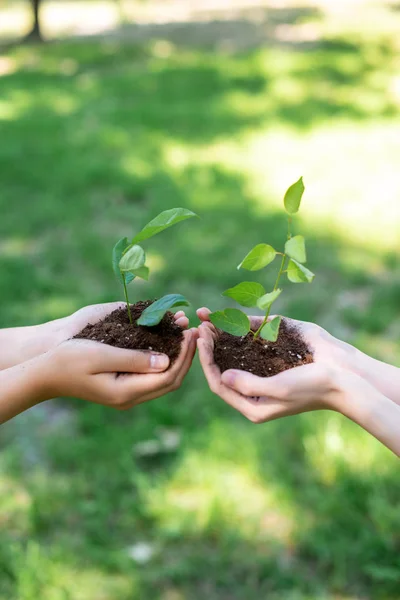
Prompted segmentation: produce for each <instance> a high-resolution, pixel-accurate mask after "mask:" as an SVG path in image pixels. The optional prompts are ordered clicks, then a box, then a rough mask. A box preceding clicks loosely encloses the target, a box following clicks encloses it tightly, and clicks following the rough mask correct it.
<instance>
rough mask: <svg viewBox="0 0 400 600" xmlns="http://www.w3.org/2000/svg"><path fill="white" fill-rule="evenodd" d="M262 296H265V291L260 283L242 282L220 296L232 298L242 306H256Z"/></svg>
mask: <svg viewBox="0 0 400 600" xmlns="http://www.w3.org/2000/svg"><path fill="white" fill-rule="evenodd" d="M263 294H265V290H264V288H263V286H262V285H261V283H256V282H254V281H244V282H243V283H239V284H238V285H235V287H233V288H230V289H229V290H226V291H225V292H224V293H223V294H222V295H223V296H228V297H229V298H233V299H234V300H236V302H238V303H239V304H241V305H242V306H257V300H258V299H259V298H260V296H262V295H263Z"/></svg>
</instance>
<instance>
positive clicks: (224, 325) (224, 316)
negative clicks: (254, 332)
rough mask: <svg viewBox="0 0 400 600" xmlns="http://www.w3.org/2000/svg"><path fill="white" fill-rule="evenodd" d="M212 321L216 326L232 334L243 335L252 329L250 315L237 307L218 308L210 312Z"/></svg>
mask: <svg viewBox="0 0 400 600" xmlns="http://www.w3.org/2000/svg"><path fill="white" fill-rule="evenodd" d="M210 321H211V323H212V324H213V325H215V327H218V328H219V329H222V330H223V331H226V332H227V333H231V334H232V335H237V336H243V335H247V334H248V333H249V331H250V319H249V317H248V316H247V315H245V314H244V313H243V312H242V311H241V310H239V309H237V308H226V309H225V310H217V311H216V312H213V313H211V314H210Z"/></svg>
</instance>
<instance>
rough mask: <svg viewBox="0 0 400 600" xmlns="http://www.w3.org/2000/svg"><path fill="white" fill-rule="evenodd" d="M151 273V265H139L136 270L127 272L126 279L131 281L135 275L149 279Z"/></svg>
mask: <svg viewBox="0 0 400 600" xmlns="http://www.w3.org/2000/svg"><path fill="white" fill-rule="evenodd" d="M149 275H150V269H149V267H146V265H145V266H144V267H139V268H138V269H135V270H134V271H129V272H128V273H126V274H125V276H126V279H127V281H126V283H129V282H130V281H132V279H134V278H135V277H140V279H144V280H145V281H148V279H149ZM129 277H132V279H129V281H128V278H129Z"/></svg>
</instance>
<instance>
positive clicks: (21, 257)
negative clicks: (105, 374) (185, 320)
mask: <svg viewBox="0 0 400 600" xmlns="http://www.w3.org/2000/svg"><path fill="white" fill-rule="evenodd" d="M393 18H394V17H393ZM161 48H162V51H161V52H160V45H159V44H157V43H156V44H154V43H148V44H143V45H141V46H134V45H127V44H123V43H120V42H118V41H117V40H113V41H109V40H104V41H95V42H87V41H86V42H84V41H81V42H74V43H67V42H65V43H59V44H51V45H48V46H44V47H26V48H16V49H14V50H11V51H9V52H8V53H7V54H6V55H5V56H4V60H5V61H6V64H7V65H8V66H7V69H6V70H7V73H6V74H5V75H3V77H1V78H0V139H1V144H0V187H1V193H0V214H1V219H0V297H1V313H0V326H10V325H21V324H27V323H36V322H40V321H42V320H45V319H51V318H57V317H59V316H62V315H64V314H66V313H68V312H71V311H73V310H75V309H77V308H79V307H80V306H82V305H85V304H88V303H94V302H102V301H109V300H114V299H119V298H121V297H122V295H121V290H119V289H118V286H117V284H116V283H115V281H114V278H113V274H112V271H111V267H110V249H111V247H112V245H113V243H114V242H115V240H116V239H118V238H119V237H122V236H123V235H128V236H129V235H130V234H131V232H132V231H135V230H137V229H138V228H139V227H140V226H141V225H142V224H144V223H145V222H146V221H147V220H148V219H150V218H151V217H152V216H154V215H155V214H156V213H157V212H158V211H160V210H163V209H166V208H169V207H172V206H185V207H187V208H190V209H192V210H194V211H196V212H198V213H199V214H200V215H201V217H202V220H201V221H199V222H197V223H192V222H189V223H186V224H183V225H181V226H180V227H179V229H178V228H177V229H176V231H175V232H174V234H172V235H171V233H170V232H169V233H168V232H167V233H165V234H164V235H163V236H160V237H159V238H155V239H154V242H152V244H151V245H150V244H149V245H148V247H149V255H150V259H151V261H152V263H153V265H154V274H153V277H152V279H151V281H150V282H149V283H145V284H139V285H137V286H132V288H131V294H132V298H133V299H134V298H147V297H150V298H151V297H155V296H157V295H159V294H163V293H169V292H181V293H184V294H185V295H187V296H188V298H190V299H191V301H192V302H193V307H192V309H190V311H189V312H190V317H191V320H192V323H193V324H195V323H196V320H195V316H194V308H195V307H196V306H201V305H209V306H211V307H212V308H213V309H216V308H220V307H223V306H224V305H225V304H226V300H225V299H223V298H221V296H220V293H221V292H222V291H223V290H224V289H226V288H227V287H230V286H232V285H234V284H235V283H237V282H238V281H239V279H240V274H238V273H237V272H236V270H235V266H236V264H237V263H238V262H239V260H240V259H241V258H242V257H243V255H244V254H245V253H246V251H247V250H248V249H249V248H250V247H251V246H252V245H254V244H255V243H257V242H260V241H268V242H270V243H272V244H280V243H281V240H282V238H283V235H284V232H285V227H286V225H285V220H284V217H283V215H282V212H281V209H280V204H281V198H282V195H283V192H284V190H285V188H286V187H287V185H289V184H290V183H291V182H292V181H294V180H295V179H296V178H297V177H298V176H299V175H300V174H304V177H305V181H306V186H307V184H308V186H307V190H306V195H305V200H304V212H303V214H302V217H301V219H300V220H299V221H298V222H297V223H296V227H298V228H299V229H301V231H302V232H304V233H305V235H306V236H307V239H308V240H309V242H308V247H309V264H310V267H311V268H312V270H313V271H315V272H316V273H317V276H318V277H317V279H316V281H315V283H314V284H313V286H312V288H310V287H308V286H298V287H295V286H293V287H292V288H289V289H288V290H287V293H286V299H285V300H284V301H283V302H282V303H281V305H280V310H281V311H282V312H284V313H285V314H288V315H289V316H292V317H295V318H300V319H309V320H315V321H317V322H319V323H320V324H322V325H325V326H326V327H328V328H329V329H330V331H331V332H332V333H334V334H336V335H339V336H341V337H345V338H346V339H347V341H350V342H353V343H355V344H357V345H358V346H359V347H360V348H361V349H363V350H365V351H367V352H370V353H371V354H373V355H375V356H377V357H380V358H382V359H385V360H388V361H390V362H392V363H396V364H398V365H400V343H399V335H398V334H399V331H400V318H399V311H398V307H399V302H400V287H399V284H398V277H399V266H398V251H399V238H398V228H399V219H398V218H397V217H400V212H399V203H398V197H399V191H400V190H399V185H400V184H399V178H398V157H399V151H398V150H399V145H398V139H399V133H400V121H399V115H398V108H399V98H398V96H396V85H395V84H396V81H397V80H398V79H397V78H398V67H399V59H398V40H397V38H396V37H395V36H394V35H393V32H392V31H391V30H390V31H386V30H384V29H382V30H380V29H379V28H376V29H375V30H374V31H370V30H363V29H360V32H359V35H358V36H352V39H351V41H349V39H347V38H346V39H344V38H343V37H340V36H338V35H335V36H332V35H331V36H330V37H329V36H328V35H327V36H326V37H324V38H322V39H321V40H320V41H319V42H318V43H316V44H314V45H312V47H308V46H305V47H302V45H301V44H293V45H290V44H289V45H287V46H285V47H280V46H272V47H270V48H264V49H255V50H248V51H246V52H241V53H233V54H229V53H228V54H226V53H223V52H216V51H214V50H212V49H194V48H190V47H176V46H174V45H173V44H166V43H163V45H162V47H161ZM396 151H397V154H396ZM271 276H272V275H271ZM255 278H256V277H255ZM258 280H261V279H260V278H258ZM294 287H295V289H293V288H294ZM66 407H67V409H71V410H66ZM160 427H166V428H168V429H171V430H173V431H174V432H177V433H179V435H180V436H181V442H180V445H179V447H178V448H177V450H176V451H175V452H172V453H170V454H166V455H157V456H156V457H153V458H146V457H137V456H135V454H134V452H133V446H134V445H135V444H136V443H137V442H139V441H143V440H147V439H154V438H157V436H159V435H160V431H159V428H160ZM0 442H1V444H2V454H1V458H0V520H1V523H2V527H3V533H2V537H1V541H0V599H1V600H3V599H4V600H37V599H38V598H40V599H41V600H61V599H62V600H66V599H68V600H69V599H71V600H72V599H73V600H80V599H85V600H87V599H88V598H93V599H94V598H96V600H115V599H116V598H118V600H132V599H134V598H135V599H136V598H138V599H139V598H140V599H142V598H143V599H146V600H147V599H150V598H151V599H152V600H153V599H154V600H187V599H190V600H192V599H198V598H199V599H200V598H203V597H204V596H207V597H208V598H209V599H210V600H214V599H215V600H217V599H218V600H225V599H226V600H228V599H229V600H236V599H243V598H246V600H259V599H260V598H268V600H275V599H279V600H281V599H285V600H306V599H309V598H310V599H311V598H313V599H318V600H325V599H329V600H333V599H339V598H340V599H343V600H354V599H360V600H361V599H365V598H368V599H371V600H372V599H373V600H377V599H381V598H382V599H387V600H395V599H397V598H398V597H399V585H398V584H399V579H400V564H399V559H398V557H399V554H400V538H399V531H400V516H399V511H398V498H399V492H400V482H399V477H398V471H397V470H396V467H397V462H396V460H395V459H394V458H393V457H392V456H391V455H390V453H389V452H387V451H386V450H385V449H383V448H382V447H381V446H380V445H379V444H378V443H377V442H376V441H374V440H373V439H371V438H369V437H368V436H367V435H366V434H365V433H364V432H362V431H360V430H359V429H358V428H357V427H356V426H354V425H353V424H352V423H350V422H347V421H346V420H345V419H343V418H340V417H338V416H337V415H333V414H323V413H321V414H309V415H302V416H300V417H294V418H290V419H285V420H283V421H281V422H279V421H278V422H274V423H271V424H268V425H264V426H261V427H254V425H252V424H250V423H247V422H245V421H244V420H243V419H242V417H240V415H238V414H234V413H233V412H232V411H231V410H230V409H229V408H228V407H227V406H225V405H223V404H222V402H221V401H219V399H217V398H215V397H214V396H213V395H212V394H211V393H210V392H209V391H208V389H207V388H206V385H205V382H204V379H203V376H202V374H201V372H200V369H199V367H198V365H197V364H196V365H195V367H194V369H193V370H192V371H191V373H190V375H189V377H188V378H187V381H186V382H185V383H184V385H183V388H182V389H181V390H179V391H178V392H176V393H174V394H173V395H171V396H169V397H167V398H164V399H162V400H159V401H157V402H154V403H150V404H148V405H146V406H141V407H139V408H138V409H136V410H134V411H131V412H129V413H123V414H119V413H118V414H114V413H112V412H110V411H107V410H106V409H104V408H103V407H100V406H94V405H88V404H84V403H82V402H80V401H76V402H74V401H68V402H63V401H61V400H60V401H57V403H55V407H53V408H52V409H50V408H49V407H46V406H43V407H40V408H39V409H38V410H36V411H34V412H33V413H31V414H26V415H22V416H21V417H19V418H18V419H15V420H14V422H12V423H10V424H9V425H7V426H4V427H3V428H2V431H1V434H0ZM142 541H144V542H146V543H149V544H151V545H152V547H153V548H154V555H153V557H152V558H151V559H150V560H149V562H147V563H146V564H145V565H140V564H137V563H135V561H134V560H132V558H131V557H130V555H129V550H128V549H129V548H130V547H131V546H132V545H134V544H135V543H137V542H142Z"/></svg>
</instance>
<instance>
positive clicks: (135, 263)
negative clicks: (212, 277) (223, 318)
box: [112, 208, 197, 326]
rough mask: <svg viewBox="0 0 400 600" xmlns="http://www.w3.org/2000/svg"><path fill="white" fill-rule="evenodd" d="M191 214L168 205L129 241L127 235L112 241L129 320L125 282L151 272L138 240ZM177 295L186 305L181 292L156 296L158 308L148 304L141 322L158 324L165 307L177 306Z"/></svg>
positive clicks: (147, 275)
mask: <svg viewBox="0 0 400 600" xmlns="http://www.w3.org/2000/svg"><path fill="white" fill-rule="evenodd" d="M191 217H197V215H196V214H195V213H194V212H192V211H191V210H187V209H186V208H171V209H170V210H164V211H163V212H161V213H160V214H159V215H157V216H156V217H155V218H154V219H152V220H151V221H150V222H149V223H147V225H145V226H144V227H143V229H142V230H141V231H140V232H139V233H138V234H137V235H135V236H134V238H133V239H132V241H131V243H129V242H128V239H127V238H126V237H125V238H122V239H120V240H119V241H118V242H117V243H116V244H115V246H114V248H113V252H112V266H113V270H114V273H115V274H116V276H117V279H118V281H120V283H122V285H123V286H124V294H125V300H126V307H127V311H128V316H129V320H130V322H131V323H132V316H131V310H130V304H129V297H128V291H127V287H126V286H127V285H128V284H129V283H130V282H131V281H133V280H134V278H135V277H140V278H141V279H145V280H146V281H147V280H148V278H149V275H150V269H149V267H148V266H147V265H146V264H145V263H146V253H145V251H144V250H143V248H142V247H141V246H139V245H138V242H142V241H144V240H148V239H149V238H151V237H153V236H155V235H157V234H158V233H161V232H162V231H164V230H165V229H168V228H169V227H172V225H176V224H177V223H180V222H181V221H184V220H186V219H190V218H191ZM178 297H179V298H182V299H183V300H184V302H183V304H185V305H188V303H187V300H185V298H183V296H179V295H174V294H170V295H168V296H165V297H164V298H161V300H158V304H157V303H154V304H157V308H155V309H154V310H153V311H149V309H150V308H151V307H149V308H148V309H146V311H147V315H146V316H143V315H144V314H145V313H146V311H144V313H143V315H142V317H141V319H140V321H141V322H140V325H147V326H152V325H157V323H159V322H160V321H161V319H162V318H163V316H164V314H165V313H166V311H167V310H168V308H171V307H172V306H177V304H176V303H175V304H174V301H173V300H172V299H173V298H175V299H176V301H178ZM171 301H172V304H170V305H169V306H167V307H166V308H164V305H165V306H166V305H167V304H168V302H171ZM181 304H182V303H181ZM152 306H154V305H152ZM160 315H161V316H160ZM138 323H139V321H138Z"/></svg>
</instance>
